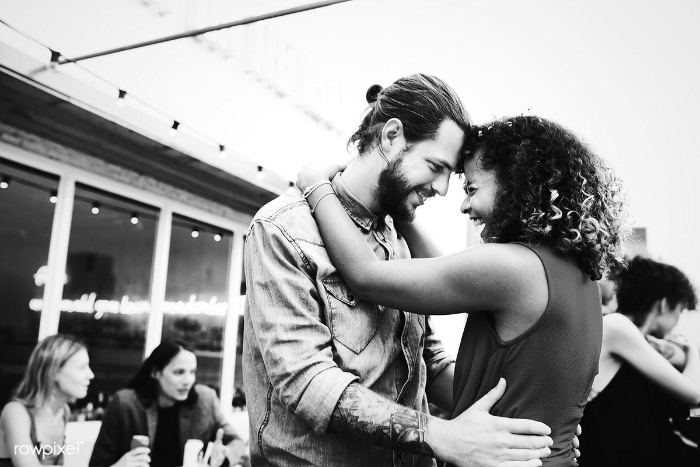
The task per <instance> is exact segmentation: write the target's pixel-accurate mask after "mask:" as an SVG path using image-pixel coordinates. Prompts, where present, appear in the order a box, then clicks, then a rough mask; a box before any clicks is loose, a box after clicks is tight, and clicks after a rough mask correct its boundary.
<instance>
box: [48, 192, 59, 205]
mask: <svg viewBox="0 0 700 467" xmlns="http://www.w3.org/2000/svg"><path fill="white" fill-rule="evenodd" d="M49 202H50V203H51V204H56V203H57V202H58V192H57V191H56V190H51V196H50V197H49Z"/></svg>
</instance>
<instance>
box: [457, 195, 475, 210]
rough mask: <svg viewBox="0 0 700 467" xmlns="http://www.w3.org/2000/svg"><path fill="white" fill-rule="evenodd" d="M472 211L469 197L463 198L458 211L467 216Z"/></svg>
mask: <svg viewBox="0 0 700 467" xmlns="http://www.w3.org/2000/svg"><path fill="white" fill-rule="evenodd" d="M471 209H472V204H471V203H470V202H469V196H466V197H465V198H464V201H462V205H461V206H460V207H459V210H460V211H462V214H469V211H471Z"/></svg>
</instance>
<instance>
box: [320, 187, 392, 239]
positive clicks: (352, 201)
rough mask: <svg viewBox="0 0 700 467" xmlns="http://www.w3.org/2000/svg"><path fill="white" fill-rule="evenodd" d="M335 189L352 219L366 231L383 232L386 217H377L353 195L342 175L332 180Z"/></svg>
mask: <svg viewBox="0 0 700 467" xmlns="http://www.w3.org/2000/svg"><path fill="white" fill-rule="evenodd" d="M332 184H333V189H334V190H335V194H336V195H338V199H339V200H340V202H341V204H342V205H343V207H344V208H345V211H347V213H348V215H349V216H350V218H351V219H352V220H353V221H355V223H356V224H357V225H359V226H360V227H362V229H364V230H373V229H374V230H381V228H382V227H383V226H384V222H385V221H384V218H385V217H386V215H375V214H374V213H373V212H372V211H371V210H370V209H369V208H368V207H367V206H365V205H364V204H362V202H361V201H360V200H359V199H357V198H356V197H355V195H353V194H352V192H351V191H350V190H349V189H348V187H347V186H346V185H345V183H343V177H342V173H339V174H337V175H336V176H335V177H333V180H332Z"/></svg>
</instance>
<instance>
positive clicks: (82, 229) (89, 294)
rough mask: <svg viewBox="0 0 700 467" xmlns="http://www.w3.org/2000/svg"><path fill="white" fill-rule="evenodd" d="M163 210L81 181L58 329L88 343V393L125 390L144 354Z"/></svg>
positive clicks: (94, 396)
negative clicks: (90, 376) (91, 375)
mask: <svg viewBox="0 0 700 467" xmlns="http://www.w3.org/2000/svg"><path fill="white" fill-rule="evenodd" d="M157 219H158V210H157V209H155V208H153V207H150V206H146V205H144V204H141V203H138V202H136V201H132V200H129V199H126V198H122V197H120V196H117V195H114V194H111V193H107V192H104V191H101V190H97V189H95V188H91V187H88V186H85V185H81V184H77V185H76V189H75V203H74V207H73V220H72V225H71V232H70V242H69V246H68V258H67V262H66V275H67V282H66V284H65V286H64V288H63V300H62V302H61V316H60V321H59V327H58V332H61V333H68V334H73V335H75V336H77V337H79V338H81V339H82V340H83V341H84V342H85V343H86V344H87V346H88V352H89V354H90V366H91V367H92V370H93V371H94V372H95V379H93V381H92V383H91V384H90V393H89V394H88V397H87V398H86V399H84V400H83V401H81V404H86V403H87V402H93V403H95V402H97V394H98V393H100V392H103V391H104V392H107V393H108V394H109V393H113V392H114V391H116V390H118V389H120V388H123V387H124V386H125V384H126V383H127V382H128V380H129V379H130V378H131V377H132V376H133V375H134V374H135V373H136V370H137V369H138V367H139V365H140V364H141V361H142V360H143V353H144V346H145V341H146V328H147V323H148V316H149V312H150V302H149V298H150V282H151V270H152V261H153V254H154V245H155V234H156V223H157Z"/></svg>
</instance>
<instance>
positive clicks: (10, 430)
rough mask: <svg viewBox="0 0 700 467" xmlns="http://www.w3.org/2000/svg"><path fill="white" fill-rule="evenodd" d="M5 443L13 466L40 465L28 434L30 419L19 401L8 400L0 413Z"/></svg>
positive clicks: (35, 466) (27, 466) (38, 466)
mask: <svg viewBox="0 0 700 467" xmlns="http://www.w3.org/2000/svg"><path fill="white" fill-rule="evenodd" d="M0 425H2V432H3V433H5V444H6V446H7V450H8V454H9V457H10V459H12V465H14V466H15V467H41V463H40V462H39V457H38V454H37V453H36V452H35V451H34V443H32V439H31V437H30V435H29V432H30V430H31V420H30V418H29V413H28V412H27V409H26V408H25V407H24V406H23V405H22V404H20V403H19V402H16V401H12V402H9V403H8V404H7V405H6V406H5V408H4V409H3V410H2V415H0Z"/></svg>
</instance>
